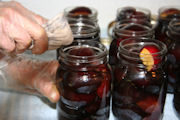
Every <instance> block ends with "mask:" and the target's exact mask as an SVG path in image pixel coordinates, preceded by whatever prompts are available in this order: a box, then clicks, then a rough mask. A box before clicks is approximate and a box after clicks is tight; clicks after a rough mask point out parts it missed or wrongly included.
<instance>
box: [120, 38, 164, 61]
mask: <svg viewBox="0 0 180 120" xmlns="http://www.w3.org/2000/svg"><path fill="white" fill-rule="evenodd" d="M127 43H129V45H130V43H131V45H133V44H132V43H134V45H141V46H142V47H141V49H142V48H143V47H144V46H145V45H156V46H157V47H159V50H160V51H159V52H156V53H151V55H152V56H158V57H162V56H165V54H166V53H167V47H166V45H165V44H164V43H163V42H161V41H159V40H156V39H153V38H144V37H137V38H128V39H124V40H122V41H121V42H120V44H119V48H118V49H119V51H120V53H122V54H124V55H126V56H128V57H129V58H132V59H136V60H139V59H140V57H139V55H140V54H142V53H139V52H135V51H129V50H128V49H126V48H125V46H124V45H125V44H127ZM132 55H134V56H132ZM137 56H138V57H137Z"/></svg>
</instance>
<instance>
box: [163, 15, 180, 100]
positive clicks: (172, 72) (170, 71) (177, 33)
mask: <svg viewBox="0 0 180 120" xmlns="http://www.w3.org/2000/svg"><path fill="white" fill-rule="evenodd" d="M166 35H167V39H169V41H171V42H170V44H169V45H168V54H167V64H166V72H167V75H168V92H170V93H173V92H174V87H175V84H176V82H177V81H178V74H179V73H180V72H179V71H180V19H173V20H171V22H170V23H169V25H168V28H167V32H166ZM178 72H179V73H178ZM179 80H180V79H179ZM179 100H180V99H179Z"/></svg>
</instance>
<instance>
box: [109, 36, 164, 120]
mask: <svg viewBox="0 0 180 120" xmlns="http://www.w3.org/2000/svg"><path fill="white" fill-rule="evenodd" d="M166 52H167V49H166V45H165V44H163V43H162V42H160V41H158V40H153V39H151V38H129V39H126V40H123V41H122V42H121V43H120V46H119V51H118V60H119V61H118V63H117V64H116V65H115V70H114V80H113V92H112V110H113V114H114V116H115V118H116V119H117V120H161V118H162V116H163V108H164V103H165V98H166V88H167V84H166V76H165V73H164V71H163V68H162V66H163V64H164V62H165V59H166V57H165V54H166Z"/></svg>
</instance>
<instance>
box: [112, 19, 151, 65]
mask: <svg viewBox="0 0 180 120" xmlns="http://www.w3.org/2000/svg"><path fill="white" fill-rule="evenodd" d="M131 37H147V38H153V37H154V29H153V27H152V25H151V24H150V23H149V22H146V21H139V20H124V21H121V22H118V23H116V25H115V28H114V30H113V37H112V42H111V45H110V50H109V63H110V64H111V65H114V64H115V63H116V62H117V51H118V47H119V43H120V42H121V41H122V40H124V39H127V38H131Z"/></svg>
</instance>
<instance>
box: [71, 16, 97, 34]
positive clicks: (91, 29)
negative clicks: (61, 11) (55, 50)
mask: <svg viewBox="0 0 180 120" xmlns="http://www.w3.org/2000/svg"><path fill="white" fill-rule="evenodd" d="M68 22H69V24H70V27H71V30H72V32H73V35H74V36H79V35H82V36H92V35H94V34H96V33H97V32H99V31H100V28H99V25H98V24H97V23H95V22H92V21H90V20H85V19H83V20H74V19H70V20H69V21H68ZM77 27H79V28H78V29H80V31H78V30H76V29H75V30H73V28H77ZM82 28H85V29H82Z"/></svg>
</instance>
